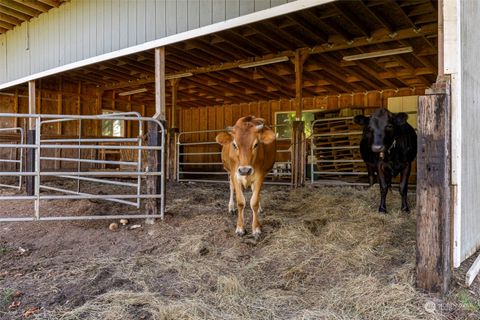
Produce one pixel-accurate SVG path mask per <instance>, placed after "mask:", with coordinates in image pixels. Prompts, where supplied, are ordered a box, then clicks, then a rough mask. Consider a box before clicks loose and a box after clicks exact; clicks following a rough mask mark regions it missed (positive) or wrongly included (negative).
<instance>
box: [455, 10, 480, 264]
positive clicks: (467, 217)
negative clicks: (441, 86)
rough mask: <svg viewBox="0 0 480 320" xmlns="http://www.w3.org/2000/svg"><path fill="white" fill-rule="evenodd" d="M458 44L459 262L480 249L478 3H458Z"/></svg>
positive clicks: (479, 50) (479, 12)
mask: <svg viewBox="0 0 480 320" xmlns="http://www.w3.org/2000/svg"><path fill="white" fill-rule="evenodd" d="M457 3H459V4H460V41H461V69H460V72H461V74H460V77H461V87H460V90H461V130H462V133H461V137H462V141H461V144H462V145H461V150H462V151H461V152H462V154H461V190H462V191H461V238H460V239H461V260H464V259H466V258H467V257H468V256H470V255H471V254H473V253H474V252H475V251H476V250H477V249H479V247H480V197H479V194H478V192H479V190H480V162H479V160H478V159H479V155H480V139H479V137H480V125H479V124H480V74H479V73H478V66H479V63H478V57H479V56H480V38H479V37H478V33H477V32H475V30H476V28H477V21H479V19H480V2H478V1H459V2H457Z"/></svg>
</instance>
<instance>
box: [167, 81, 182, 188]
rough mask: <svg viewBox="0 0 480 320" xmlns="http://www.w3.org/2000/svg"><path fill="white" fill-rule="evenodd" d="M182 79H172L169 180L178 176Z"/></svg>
mask: <svg viewBox="0 0 480 320" xmlns="http://www.w3.org/2000/svg"><path fill="white" fill-rule="evenodd" d="M179 83H180V79H172V80H170V85H171V88H172V118H171V120H170V130H169V132H168V167H167V176H168V180H170V181H174V180H176V178H177V144H176V142H177V136H178V133H179V130H178V124H177V122H178V121H177V91H178V85H179Z"/></svg>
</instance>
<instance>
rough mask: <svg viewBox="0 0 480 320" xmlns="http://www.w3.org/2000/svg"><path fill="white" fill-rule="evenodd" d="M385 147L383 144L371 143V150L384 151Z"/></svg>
mask: <svg viewBox="0 0 480 320" xmlns="http://www.w3.org/2000/svg"><path fill="white" fill-rule="evenodd" d="M384 149H385V147H384V146H383V145H377V144H372V151H373V152H382V151H384Z"/></svg>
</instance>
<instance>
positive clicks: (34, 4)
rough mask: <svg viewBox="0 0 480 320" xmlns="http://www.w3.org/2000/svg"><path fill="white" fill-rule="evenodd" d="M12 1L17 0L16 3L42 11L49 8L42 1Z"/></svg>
mask: <svg viewBox="0 0 480 320" xmlns="http://www.w3.org/2000/svg"><path fill="white" fill-rule="evenodd" d="M14 1H15V2H17V3H18V4H21V5H24V6H26V7H28V8H31V9H34V10H37V11H40V12H42V13H45V12H47V11H48V10H49V9H50V8H49V7H48V6H46V5H44V4H43V3H40V2H36V1H18V0H14Z"/></svg>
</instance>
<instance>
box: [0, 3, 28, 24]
mask: <svg viewBox="0 0 480 320" xmlns="http://www.w3.org/2000/svg"><path fill="white" fill-rule="evenodd" d="M0 12H1V13H4V14H7V15H9V16H12V17H15V18H17V19H20V20H21V21H25V20H29V19H30V18H31V17H32V16H31V15H28V14H24V13H21V12H18V11H16V10H12V9H10V8H8V7H5V6H3V2H1V3H0Z"/></svg>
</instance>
